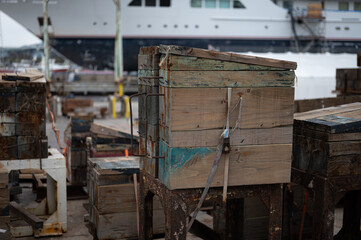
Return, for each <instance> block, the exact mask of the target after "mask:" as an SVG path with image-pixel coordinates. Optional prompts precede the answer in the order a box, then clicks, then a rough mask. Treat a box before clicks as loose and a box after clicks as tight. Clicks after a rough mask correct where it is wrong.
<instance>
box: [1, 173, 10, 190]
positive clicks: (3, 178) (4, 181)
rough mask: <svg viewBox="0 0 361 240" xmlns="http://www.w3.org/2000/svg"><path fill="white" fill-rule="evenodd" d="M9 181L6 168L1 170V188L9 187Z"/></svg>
mask: <svg viewBox="0 0 361 240" xmlns="http://www.w3.org/2000/svg"><path fill="white" fill-rule="evenodd" d="M8 183H9V174H8V172H7V171H6V170H4V171H2V170H0V189H1V188H7V187H8Z"/></svg>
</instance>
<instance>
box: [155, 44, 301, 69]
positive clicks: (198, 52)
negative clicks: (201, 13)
mask: <svg viewBox="0 0 361 240" xmlns="http://www.w3.org/2000/svg"><path fill="white" fill-rule="evenodd" d="M159 52H160V53H162V54H167V53H170V54H175V55H181V56H191V57H201V58H209V59H216V60H224V61H231V62H239V63H246V64H254V65H260V66H267V67H278V68H283V69H290V70H296V69H297V63H296V62H291V61H285V60H277V59H272V58H262V57H255V56H249V55H243V54H237V53H227V52H219V51H212V50H205V49H200V48H191V47H183V46H175V45H160V48H159Z"/></svg>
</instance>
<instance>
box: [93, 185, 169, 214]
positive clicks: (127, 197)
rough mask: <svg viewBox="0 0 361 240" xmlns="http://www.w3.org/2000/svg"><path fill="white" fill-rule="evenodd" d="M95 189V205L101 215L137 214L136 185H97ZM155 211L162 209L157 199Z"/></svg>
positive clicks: (155, 199) (154, 206)
mask: <svg viewBox="0 0 361 240" xmlns="http://www.w3.org/2000/svg"><path fill="white" fill-rule="evenodd" d="M94 189H95V198H94V199H93V204H94V206H95V207H96V208H97V210H98V212H99V213H100V214H107V213H125V212H133V213H135V212H136V201H135V193H134V184H116V185H107V186H98V185H97V184H96V183H95V186H94ZM138 194H139V193H138ZM153 209H154V210H160V209H162V206H161V204H160V202H159V200H158V199H157V198H154V205H153Z"/></svg>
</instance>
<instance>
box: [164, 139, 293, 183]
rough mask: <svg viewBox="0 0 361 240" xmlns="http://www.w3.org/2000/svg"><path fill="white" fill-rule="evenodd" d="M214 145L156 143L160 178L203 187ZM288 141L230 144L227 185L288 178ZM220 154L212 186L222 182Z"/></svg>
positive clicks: (281, 180) (289, 157) (222, 165)
mask: <svg viewBox="0 0 361 240" xmlns="http://www.w3.org/2000/svg"><path fill="white" fill-rule="evenodd" d="M216 152H217V149H216V148H212V147H202V148H169V147H168V146H167V145H166V144H164V143H163V142H161V143H160V154H161V155H165V156H166V159H165V161H164V162H163V161H161V162H160V170H159V174H160V179H161V181H162V182H163V183H165V184H166V185H167V187H168V188H170V189H182V188H197V187H204V186H205V183H206V181H207V178H208V175H209V173H210V171H211V168H212V164H213V161H214V159H215V156H216ZM291 152H292V144H272V145H250V146H234V147H232V149H231V153H230V171H229V182H228V183H229V186H238V185H254V184H272V183H286V182H289V181H290V171H291ZM223 168H224V156H223V157H222V158H221V160H220V162H219V166H218V169H217V172H216V175H215V177H214V179H213V182H212V184H211V186H212V187H220V186H222V185H223V172H224V169H223Z"/></svg>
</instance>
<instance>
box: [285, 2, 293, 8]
mask: <svg viewBox="0 0 361 240" xmlns="http://www.w3.org/2000/svg"><path fill="white" fill-rule="evenodd" d="M283 8H286V9H292V8H293V1H284V2H283Z"/></svg>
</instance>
